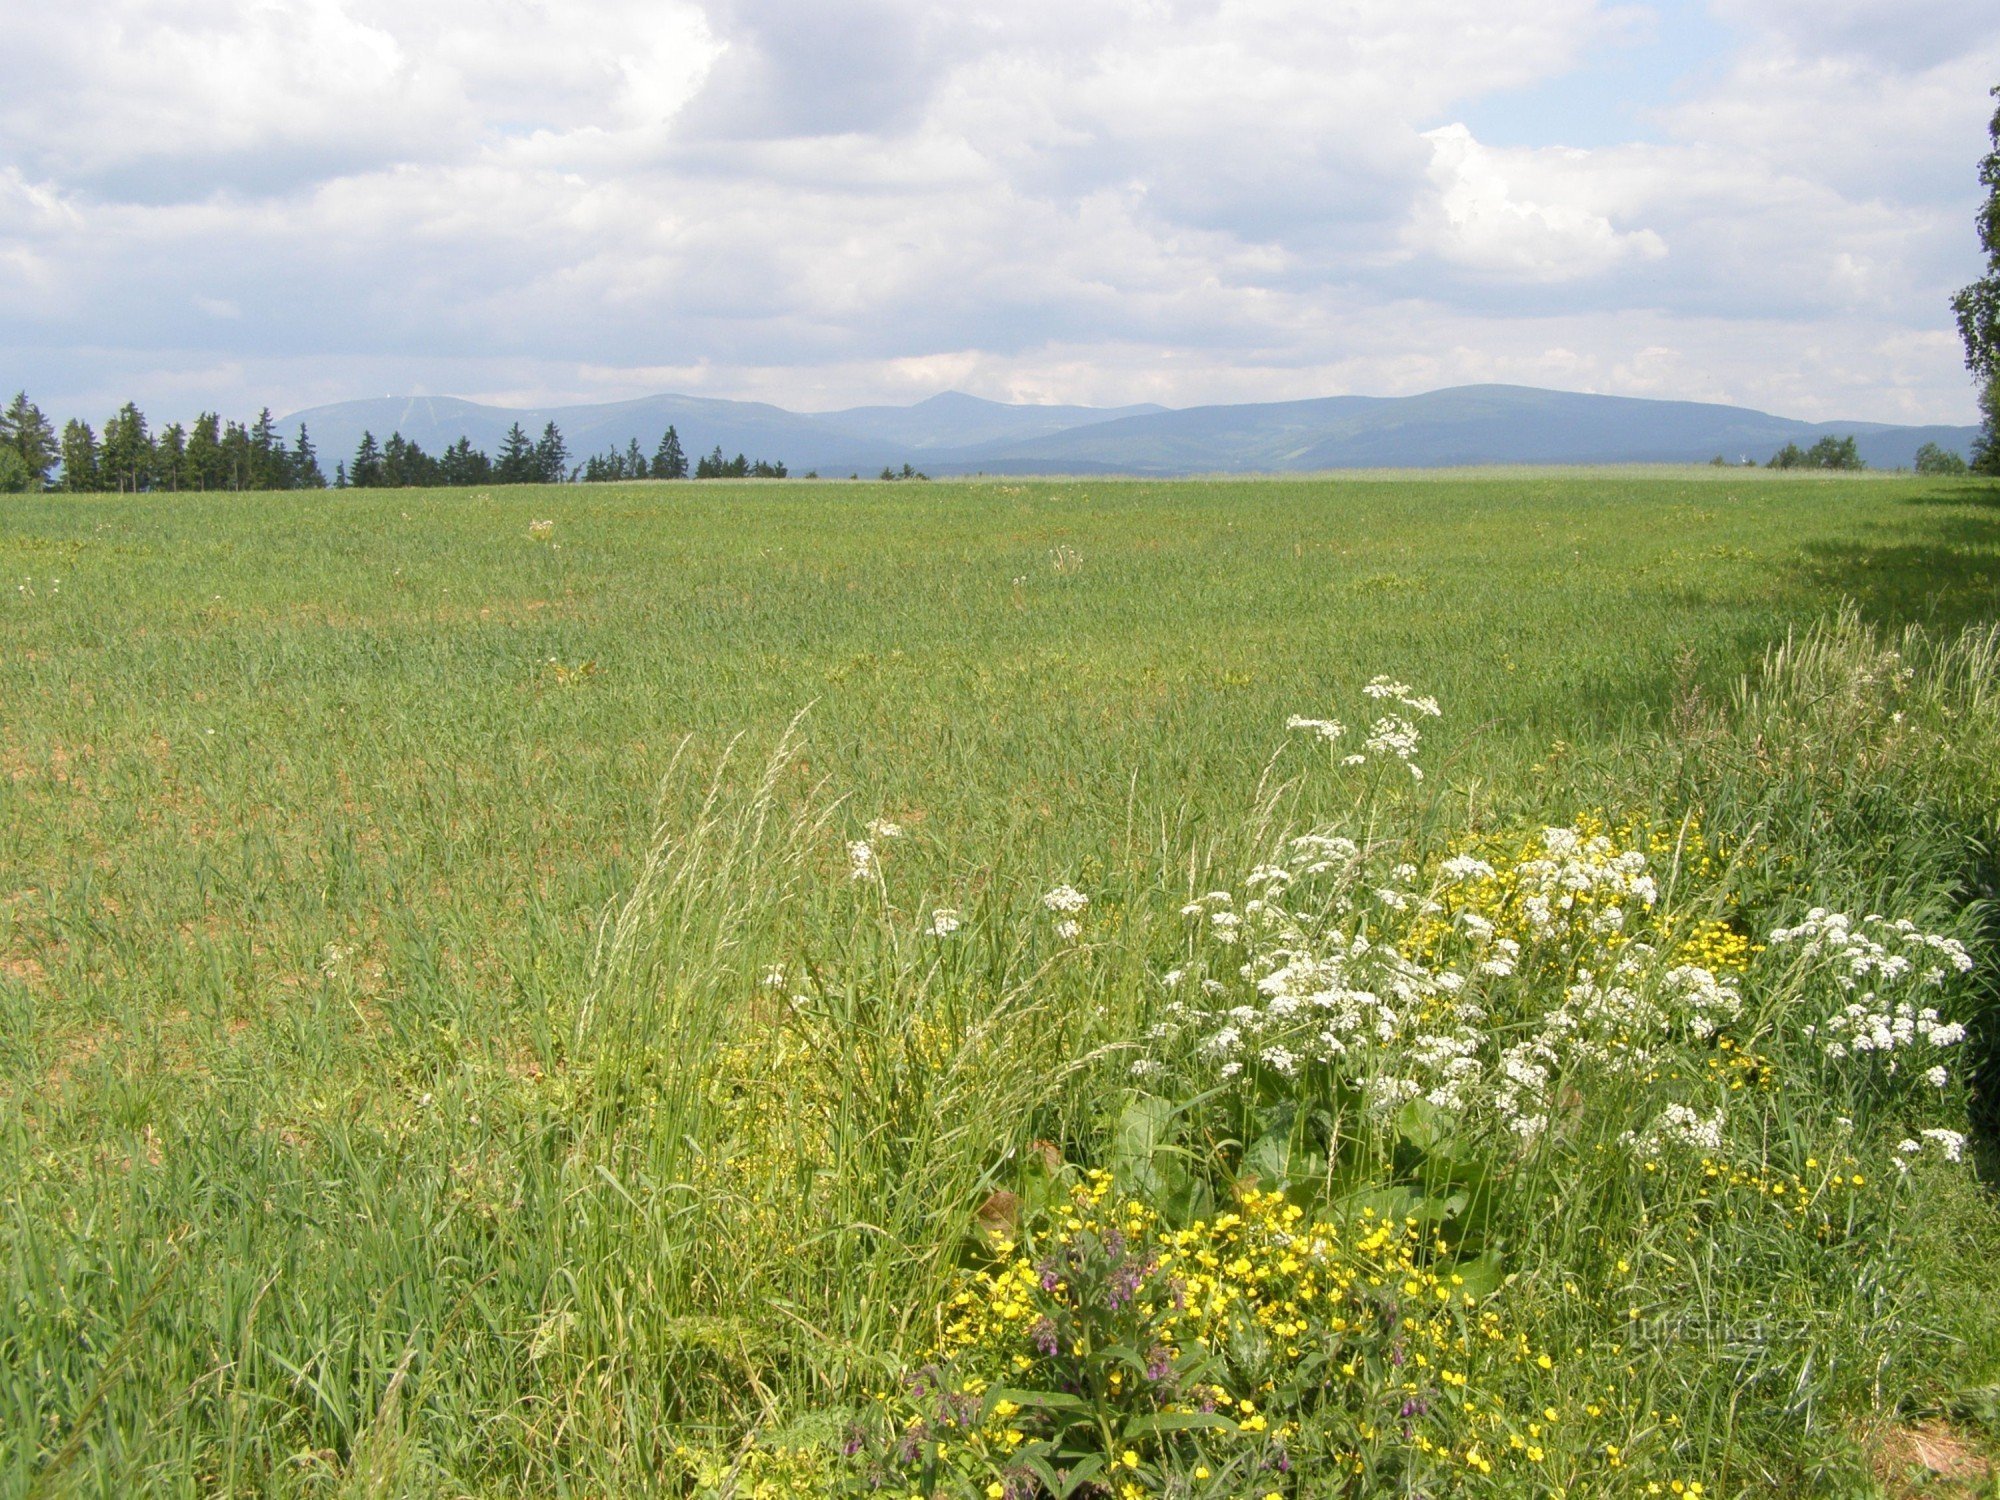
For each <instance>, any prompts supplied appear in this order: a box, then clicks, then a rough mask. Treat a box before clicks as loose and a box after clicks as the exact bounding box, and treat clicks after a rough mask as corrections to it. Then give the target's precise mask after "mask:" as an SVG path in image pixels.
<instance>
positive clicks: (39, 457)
mask: <svg viewBox="0 0 2000 1500" xmlns="http://www.w3.org/2000/svg"><path fill="white" fill-rule="evenodd" d="M0 442H5V443H6V444H8V445H9V446H10V447H12V448H13V450H14V451H15V452H16V453H18V454H20V455H21V462H22V465H23V466H24V467H25V468H26V470H27V472H28V488H29V489H34V490H39V489H41V488H42V487H43V486H45V485H46V484H47V483H48V481H49V472H50V471H51V470H52V469H54V468H55V466H56V460H57V459H58V458H60V457H61V456H62V445H61V443H60V442H59V441H58V440H57V438H56V430H55V427H54V426H53V425H52V424H51V423H50V421H49V419H48V418H47V417H45V416H43V415H42V409H41V408H40V407H39V406H37V405H35V404H34V402H32V401H30V400H29V399H28V393H27V392H26V391H22V392H21V393H20V394H18V395H17V396H15V397H14V399H13V400H12V401H11V402H10V403H8V406H7V410H6V411H5V412H0Z"/></svg>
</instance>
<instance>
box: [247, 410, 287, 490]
mask: <svg viewBox="0 0 2000 1500" xmlns="http://www.w3.org/2000/svg"><path fill="white" fill-rule="evenodd" d="M291 480H292V455H291V454H290V453H288V452H287V451H286V449H285V440H284V439H283V438H282V437H280V436H278V424H277V422H276V421H275V420H274V419H273V418H272V416H271V408H270V407H268V406H267V407H265V408H264V409H263V410H262V411H260V412H259V413H258V414H257V420H256V421H255V422H253V423H252V424H251V426H250V475H249V481H248V485H247V488H249V489H253V490H283V489H290V488H291Z"/></svg>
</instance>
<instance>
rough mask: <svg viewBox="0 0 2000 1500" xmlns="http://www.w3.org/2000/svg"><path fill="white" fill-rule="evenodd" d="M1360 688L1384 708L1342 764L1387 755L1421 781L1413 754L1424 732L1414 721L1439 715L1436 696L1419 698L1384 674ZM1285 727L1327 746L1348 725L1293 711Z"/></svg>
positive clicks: (1405, 686)
mask: <svg viewBox="0 0 2000 1500" xmlns="http://www.w3.org/2000/svg"><path fill="white" fill-rule="evenodd" d="M1361 691H1362V692H1364V693H1366V694H1367V695H1368V696H1369V697H1370V698H1373V699H1376V700H1377V701H1378V702H1381V703H1383V704H1384V705H1386V706H1387V708H1386V711H1385V712H1383V713H1382V714H1381V715H1379V716H1378V717H1377V718H1376V719H1375V721H1374V722H1373V723H1371V724H1370V725H1369V726H1368V732H1367V734H1366V736H1365V737H1364V738H1363V739H1362V741H1361V749H1359V750H1357V751H1355V752H1354V753H1353V754H1351V755H1347V756H1344V757H1342V759H1341V764H1342V765H1344V766H1363V765H1366V764H1367V763H1368V758H1369V757H1370V756H1371V755H1372V756H1375V757H1377V758H1388V759H1391V760H1395V761H1398V762H1400V763H1401V764H1402V766H1403V768H1404V769H1405V770H1406V771H1408V772H1409V773H1410V777H1411V779H1412V780H1414V781H1422V780H1423V779H1424V772H1423V768H1422V767H1421V766H1419V765H1418V764H1417V762H1416V754H1417V750H1418V748H1419V747H1420V746H1421V745H1422V744H1423V734H1422V732H1421V731H1419V730H1418V728H1417V723H1416V721H1417V720H1418V719H1421V718H1430V719H1435V718H1437V717H1438V716H1439V709H1438V704H1437V699H1435V698H1430V697H1419V696H1417V695H1416V694H1415V693H1413V692H1412V690H1411V688H1410V685H1409V684H1408V683H1407V682H1395V681H1392V680H1391V679H1389V678H1387V677H1377V678H1375V679H1373V680H1372V681H1370V682H1369V683H1368V685H1367V686H1366V687H1364V688H1362V690H1361ZM1285 727H1286V728H1287V729H1293V730H1304V731H1307V732H1309V733H1311V734H1314V735H1317V736H1318V737H1319V738H1320V739H1323V740H1325V741H1326V742H1327V743H1328V744H1329V745H1330V744H1332V743H1334V742H1335V741H1336V740H1338V739H1339V738H1340V737H1341V736H1342V735H1344V734H1346V733H1347V726H1346V725H1345V724H1343V723H1341V722H1340V720H1338V719H1313V718H1308V717H1307V716H1306V715H1304V714H1293V715H1292V716H1291V717H1290V718H1289V719H1287V720H1286V721H1285Z"/></svg>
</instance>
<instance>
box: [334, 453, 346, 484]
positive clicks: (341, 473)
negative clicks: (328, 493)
mask: <svg viewBox="0 0 2000 1500" xmlns="http://www.w3.org/2000/svg"><path fill="white" fill-rule="evenodd" d="M333 487H334V488H335V489H337V490H344V489H346V488H347V460H346V459H344V458H342V459H336V460H335V461H334V465H333Z"/></svg>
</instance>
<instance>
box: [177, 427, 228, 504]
mask: <svg viewBox="0 0 2000 1500" xmlns="http://www.w3.org/2000/svg"><path fill="white" fill-rule="evenodd" d="M227 479H228V476H227V474H226V473H225V472H224V470H223V463H222V418H221V417H219V416H217V415H216V414H215V413H214V412H212V411H205V412H203V413H202V414H201V415H200V416H198V417H196V418H195V419H194V426H193V427H191V428H189V429H188V443H187V470H186V475H185V479H184V482H185V483H186V485H187V488H189V489H191V490H219V489H221V488H222V486H223V485H224V484H225V483H226V482H227Z"/></svg>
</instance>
